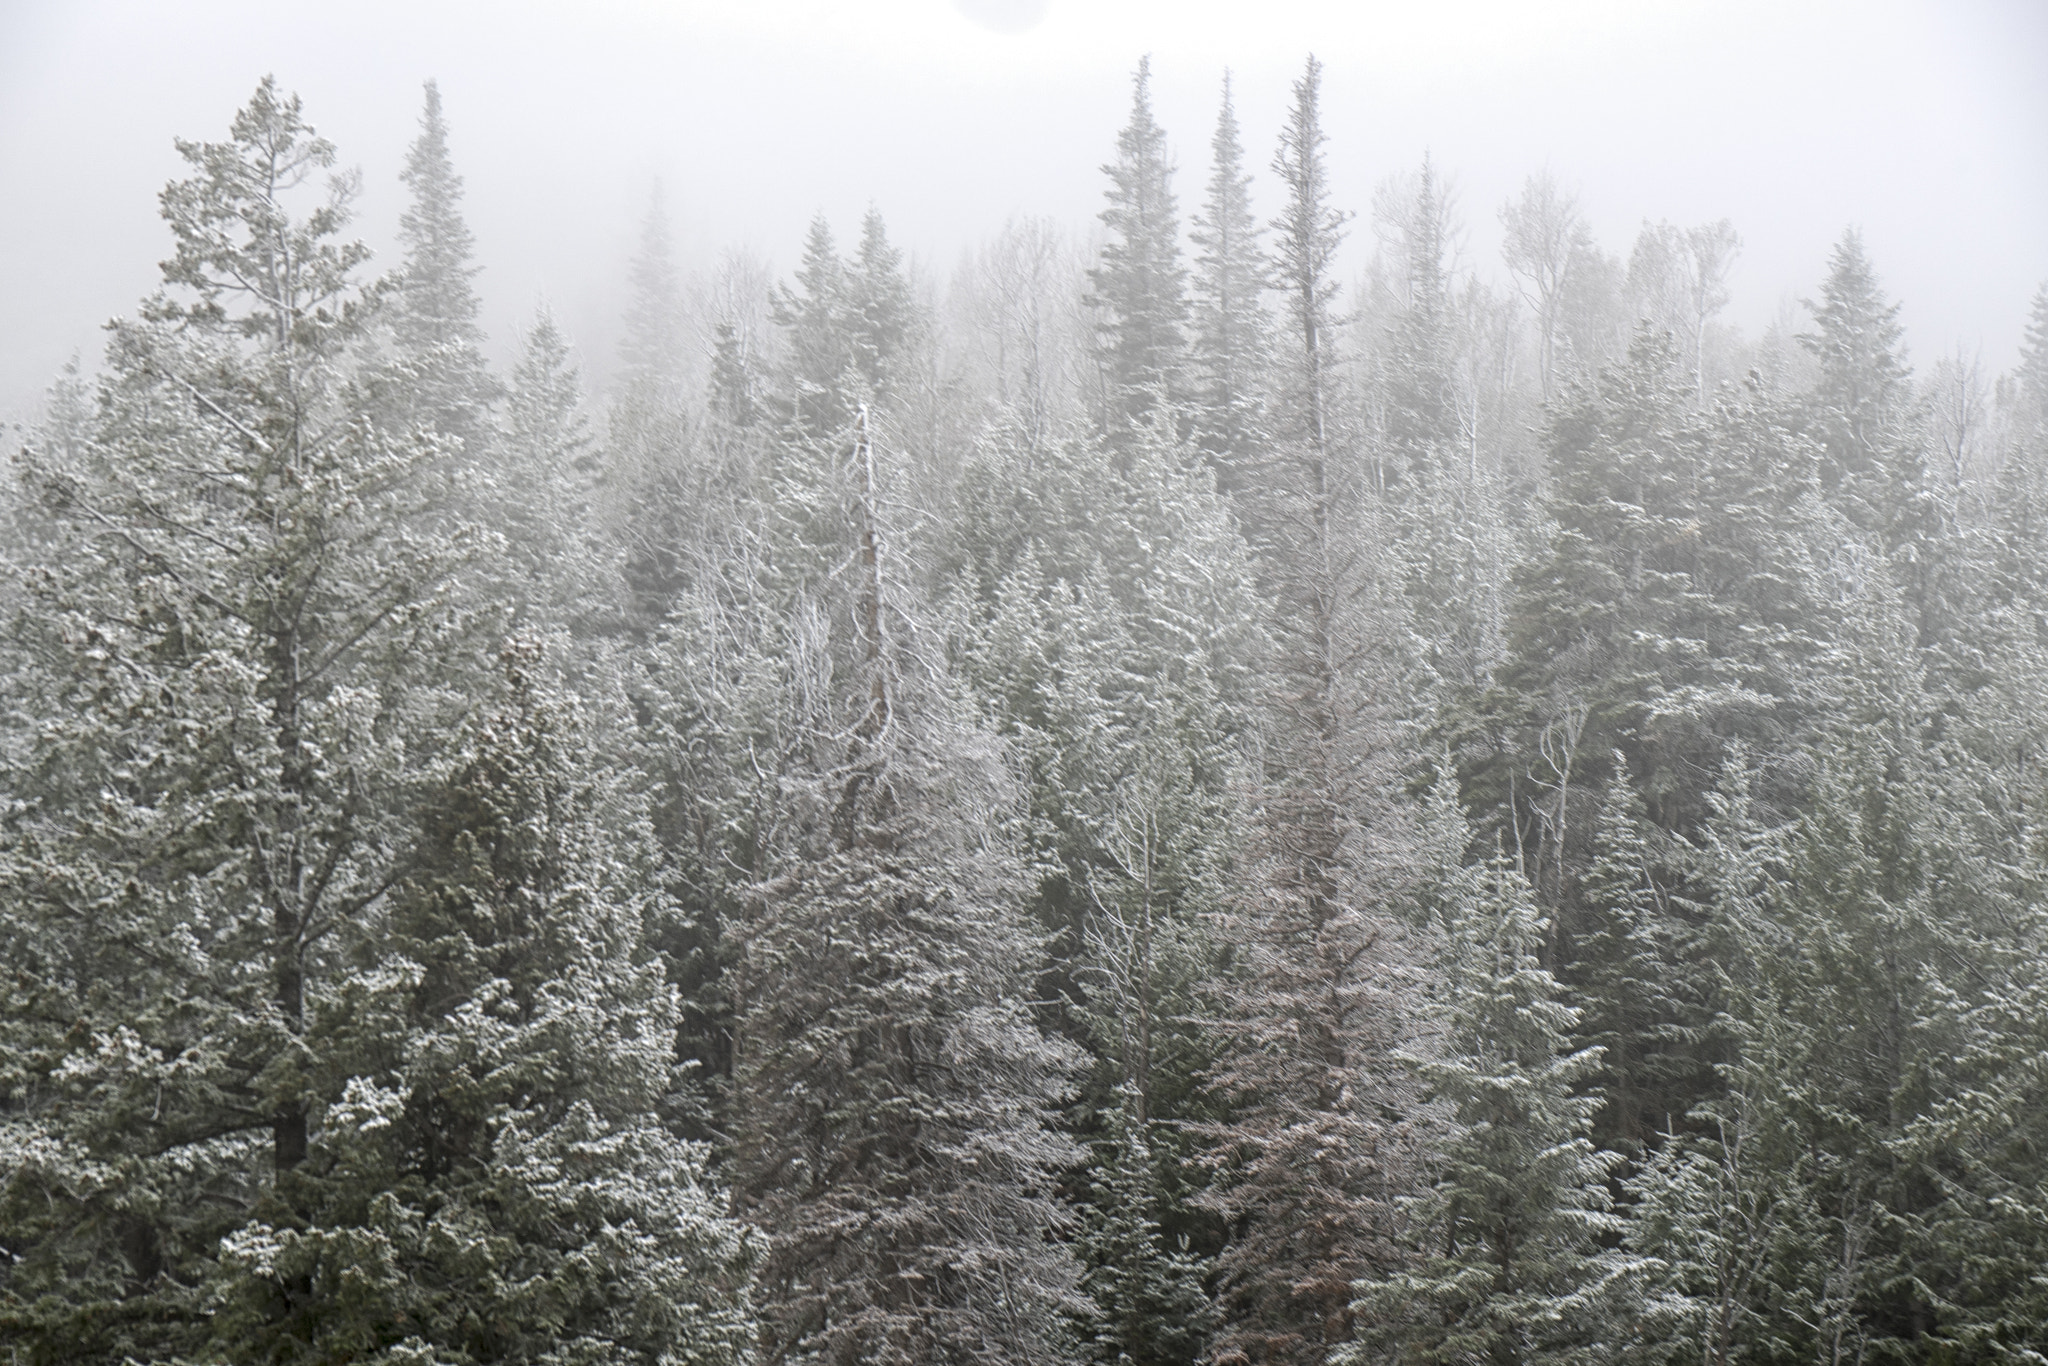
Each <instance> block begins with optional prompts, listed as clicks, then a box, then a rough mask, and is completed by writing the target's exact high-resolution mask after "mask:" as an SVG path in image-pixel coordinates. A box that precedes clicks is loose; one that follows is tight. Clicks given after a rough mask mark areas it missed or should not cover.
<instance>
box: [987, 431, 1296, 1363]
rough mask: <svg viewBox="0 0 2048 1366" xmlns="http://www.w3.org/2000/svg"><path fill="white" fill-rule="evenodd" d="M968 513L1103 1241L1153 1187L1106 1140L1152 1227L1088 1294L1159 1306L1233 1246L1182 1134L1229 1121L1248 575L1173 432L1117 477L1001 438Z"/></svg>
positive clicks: (997, 707) (1150, 1349)
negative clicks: (1223, 982)
mask: <svg viewBox="0 0 2048 1366" xmlns="http://www.w3.org/2000/svg"><path fill="white" fill-rule="evenodd" d="M963 493H964V500H965V502H966V504H967V506H968V507H969V508H970V509H972V512H970V514H969V515H968V516H966V517H964V518H963V523H964V524H963V526H962V528H961V530H962V532H963V533H964V534H963V535H962V538H961V540H962V544H961V546H960V551H959V553H960V554H961V555H962V557H963V559H965V560H966V561H967V563H966V564H965V565H963V570H964V576H965V577H966V578H967V580H968V581H969V583H970V584H971V585H972V586H971V588H970V589H969V590H968V591H970V592H971V593H972V596H973V606H972V608H971V609H970V611H971V613H972V615H971V617H970V624H969V629H968V630H967V631H966V632H965V633H964V636H965V638H964V640H963V641H962V645H961V654H962V656H963V666H962V673H963V675H964V676H965V677H966V678H967V679H969V680H970V681H971V682H972V683H973V684H974V685H975V687H976V689H977V691H978V693H979V695H980V696H981V698H982V699H983V705H984V706H985V707H986V708H987V709H988V711H989V713H990V714H991V717H992V719H993V720H994V722H995V723H996V725H997V727H998V729H999V730H1000V733H1001V734H1002V735H1003V736H1004V738H1005V739H1006V740H1007V741H1009V743H1010V744H1011V746H1012V747H1013V752H1015V753H1016V755H1017V758H1018V761H1019V764H1020V766H1021V768H1022V770H1023V772H1024V773H1025V775H1026V778H1027V782H1028V788H1027V793H1028V802H1029V807H1030V813H1031V821H1030V824H1029V826H1028V827H1027V832H1028V833H1027V837H1028V839H1029V840H1030V848H1031V850H1032V852H1033V855H1034V858H1033V863H1034V865H1035V869H1036V871H1037V887H1036V891H1035V895H1034V896H1033V898H1032V904H1033V908H1034V910H1035V911H1036V914H1037V916H1038V918H1039V921H1040V924H1041V925H1043V926H1044V928H1045V929H1046V930H1047V931H1048V932H1049V933H1050V934H1051V936H1052V939H1051V945H1050V948H1051V956H1052V962H1051V964H1050V970H1049V971H1048V972H1047V973H1046V974H1045V976H1044V978H1043V979H1042V985H1041V986H1040V988H1039V996H1040V998H1041V1000H1048V1001H1052V1000H1057V1001H1060V1002H1061V1003H1062V1004H1061V1005H1060V1006H1058V1007H1057V1008H1053V1009H1049V1010H1048V1011H1047V1015H1048V1017H1049V1018H1050V1019H1051V1020H1052V1021H1053V1022H1055V1023H1056V1024H1057V1025H1058V1026H1059V1027H1060V1028H1061V1030H1062V1032H1064V1033H1066V1034H1067V1035H1068V1036H1069V1037H1071V1038H1073V1039H1074V1040H1075V1041H1076V1042H1077V1043H1080V1044H1082V1045H1084V1046H1086V1047H1087V1048H1088V1049H1089V1050H1090V1052H1091V1053H1092V1054H1093V1056H1094V1058H1095V1066H1094V1067H1093V1069H1091V1072H1090V1074H1089V1075H1088V1076H1087V1077H1086V1079H1085V1083H1084V1086H1083V1088H1082V1091H1081V1094H1080V1096H1079V1097H1078V1100H1077V1103H1076V1104H1075V1105H1074V1106H1073V1107H1072V1108H1071V1110H1070V1115H1071V1124H1072V1127H1073V1129H1074V1130H1075V1132H1076V1133H1077V1135H1078V1136H1081V1137H1084V1138H1086V1139H1088V1140H1090V1141H1091V1143H1092V1144H1093V1164H1092V1167H1091V1170H1090V1172H1088V1173H1086V1174H1083V1175H1080V1176H1077V1177H1076V1178H1075V1185H1076V1186H1078V1187H1079V1188H1080V1190H1081V1191H1082V1192H1083V1193H1084V1194H1085V1195H1086V1196H1087V1198H1088V1201H1089V1204H1088V1207H1087V1209H1086V1210H1085V1211H1084V1218H1085V1219H1087V1220H1089V1221H1090V1223H1089V1225H1088V1226H1089V1227H1091V1228H1097V1229H1098V1231H1100V1230H1102V1229H1108V1230H1111V1231H1112V1232H1110V1233H1104V1234H1103V1236H1114V1237H1118V1238H1125V1237H1131V1238H1136V1237H1138V1235H1137V1234H1136V1233H1135V1232H1133V1231H1132V1229H1131V1227H1130V1224H1129V1220H1130V1218H1131V1217H1132V1214H1131V1211H1130V1209H1129V1208H1128V1207H1127V1206H1126V1205H1123V1204H1119V1203H1118V1202H1119V1201H1122V1200H1124V1199H1125V1196H1124V1195H1120V1194H1118V1192H1127V1191H1128V1190H1129V1189H1132V1187H1130V1184H1129V1183H1131V1182H1133V1181H1136V1180H1138V1179H1139V1177H1138V1174H1137V1173H1136V1172H1135V1171H1133V1170H1130V1169H1126V1168H1125V1167H1123V1166H1121V1165H1120V1164H1122V1163H1123V1162H1124V1159H1123V1157H1121V1156H1119V1154H1122V1153H1124V1152H1125V1151H1126V1150H1125V1148H1124V1147H1123V1146H1120V1145H1121V1144H1123V1143H1124V1142H1125V1139H1124V1138H1119V1137H1114V1135H1124V1136H1127V1138H1128V1141H1129V1142H1130V1143H1134V1144H1141V1145H1142V1146H1143V1148H1144V1150H1145V1152H1146V1153H1147V1155H1148V1156H1147V1162H1148V1173H1149V1174H1147V1175H1146V1176H1145V1177H1144V1180H1145V1181H1146V1182H1148V1183H1149V1185H1148V1186H1147V1188H1146V1189H1147V1190H1148V1192H1149V1194H1148V1195H1147V1196H1146V1198H1147V1199H1148V1200H1152V1201H1154V1203H1153V1204H1152V1205H1150V1206H1148V1208H1149V1209H1150V1210H1151V1216H1150V1217H1152V1218H1155V1219H1156V1220H1157V1221H1158V1223H1159V1225H1160V1232H1159V1239H1158V1240H1156V1241H1150V1240H1146V1239H1141V1240H1140V1241H1139V1242H1136V1243H1133V1244H1131V1246H1132V1247H1134V1248H1136V1249H1139V1250H1140V1251H1139V1255H1142V1256H1143V1257H1145V1258H1146V1259H1147V1260H1146V1261H1145V1262H1144V1263H1143V1264H1131V1265H1126V1266H1123V1267H1121V1268H1118V1269H1116V1270H1115V1271H1114V1272H1111V1271H1106V1270H1102V1271H1098V1272H1097V1273H1095V1274H1094V1275H1093V1276H1092V1278H1091V1284H1092V1285H1093V1287H1094V1288H1095V1289H1096V1290H1097V1291H1101V1292H1102V1293H1105V1294H1106V1293H1109V1291H1108V1290H1105V1289H1104V1287H1105V1285H1113V1286H1115V1287H1123V1288H1122V1289H1117V1290H1115V1296H1123V1295H1124V1294H1125V1291H1126V1290H1128V1291H1129V1292H1130V1293H1131V1294H1139V1293H1140V1290H1141V1289H1142V1288H1143V1287H1148V1286H1149V1287H1152V1290H1145V1291H1143V1293H1145V1294H1151V1293H1153V1291H1158V1292H1159V1293H1162V1294H1163V1293H1165V1290H1164V1289H1163V1288H1162V1287H1168V1286H1176V1285H1180V1284H1181V1283H1182V1282H1183V1281H1184V1280H1185V1278H1186V1277H1187V1276H1188V1275H1189V1274H1193V1273H1191V1272H1190V1270H1189V1268H1190V1267H1191V1266H1193V1265H1196V1264H1197V1263H1199V1262H1200V1261H1201V1260H1202V1259H1203V1258H1204V1257H1206V1255H1208V1254H1210V1253H1213V1251H1214V1250H1215V1248H1216V1245H1217V1243H1218V1241H1219V1239H1220V1234H1221V1229H1220V1227H1219V1226H1218V1224H1217V1221H1216V1220H1215V1218H1214V1216H1213V1215H1212V1214H1209V1213H1208V1212H1206V1211H1204V1210H1202V1209H1199V1208H1197V1207H1195V1205H1194V1203H1193V1201H1194V1198H1195V1197H1196V1196H1197V1195H1198V1194H1199V1192H1200V1190H1201V1187H1202V1186H1203V1184H1204V1176H1203V1173H1202V1171H1201V1169H1200V1168H1199V1167H1198V1166H1197V1164H1196V1163H1195V1162H1194V1161H1193V1160H1192V1158H1193V1157H1194V1156H1195V1154H1194V1153H1192V1152H1191V1151H1190V1148H1191V1145H1190V1141H1189V1127H1190V1125H1192V1124H1194V1123H1197V1122H1202V1121H1208V1120H1212V1119H1213V1118H1215V1116H1216V1109H1215V1105H1214V1102H1213V1100H1212V1099H1211V1098H1210V1097H1209V1096H1208V1095H1206V1094H1205V1093H1204V1088H1203V1085H1202V1080H1201V1078H1202V1073H1203V1072H1204V1070H1205V1069H1206V1068H1207V1067H1208V1066H1209V1065H1210V1064H1211V1063H1212V1062H1213V1061H1214V1059H1215V1056H1216V1053H1217V1048H1218V1040H1217V1038H1216V1036H1215V1032H1214V1031H1213V1030H1212V1029H1210V1028H1208V1027H1207V1026H1206V1024H1205V1023H1204V1021H1203V1018H1202V1017H1203V1014H1204V1005H1205V1001H1204V992H1205V990H1206V989H1207V988H1208V987H1209V986H1210V985H1211V983H1212V981H1213V979H1214V977H1215V976H1216V974H1217V972H1218V971H1219V969H1220V963H1221V959H1222V957H1223V955H1224V954H1225V953H1226V952H1227V949H1226V947H1225V946H1224V945H1222V944H1221V943H1219V942H1218V939H1217V937H1216V936H1215V935H1214V934H1213V933H1212V932H1211V930H1210V923H1209V922H1210V920H1211V919H1212V917H1213V916H1214V914H1215V912H1216V911H1217V909H1218V907H1219V906H1221V905H1222V904H1224V902H1225V901H1226V899H1227V897H1228V890H1227V888H1228V880H1229V878H1230V876H1231V872H1232V868H1233V860H1234V856H1235V853H1236V850H1237V846H1238V840H1237V838H1236V837H1235V835H1234V833H1233V830H1232V822H1233V819H1234V818H1235V817H1236V816H1237V815H1238V807H1237V801H1238V795H1239V794H1238V791H1237V789H1238V787H1239V785H1240V782H1241V775H1242V757H1241V754H1240V751H1239V746H1240V745H1241V744H1242V743H1243V742H1244V740H1245V738H1246V737H1247V734H1248V732H1249V731H1250V729H1251V727H1252V725H1253V724H1254V723H1255V722H1254V715H1253V713H1254V706H1255V700H1254V698H1253V697H1252V695H1251V691H1250V690H1251V686H1252V677H1253V668H1254V661H1255V660H1256V658H1257V655H1258V651H1259V647H1260V644H1261V640H1262V637H1261V633H1260V631H1259V629H1258V621H1257V615H1258V601H1257V598H1256V595H1255V592H1254V591H1253V588H1252V584H1251V566H1250V564H1249V560H1248V556H1247V555H1246V552H1245V548H1244V546H1243V543H1242V542H1241V540H1239V538H1238V537H1237V535H1236V533H1235V531H1234V529H1233V528H1232V527H1231V525H1230V517H1229V509H1228V506H1227V504H1226V503H1225V502H1224V501H1223V500H1222V499H1221V498H1220V497H1219V496H1218V494H1217V493H1216V490H1215V487H1214V480H1213V475H1212V473H1211V471H1210V470H1209V468H1208V467H1207V464H1206V462H1205V461H1203V460H1202V459H1201V458H1200V457H1199V455H1198V454H1197V453H1196V452H1195V451H1194V450H1192V449H1191V448H1190V447H1188V446H1186V445H1184V444H1182V443H1179V442H1177V441H1175V440H1174V438H1173V434H1172V431H1171V428H1170V426H1169V425H1168V423H1167V422H1166V421H1165V418H1164V415H1163V414H1162V415H1157V416H1156V417H1155V420H1154V422H1153V424H1152V425H1151V427H1150V428H1148V429H1147V430H1146V431H1145V432H1143V433H1140V434H1138V438H1137V439H1136V440H1134V442H1133V444H1131V445H1130V446H1129V447H1127V450H1126V453H1125V457H1124V459H1123V460H1122V461H1111V460H1106V459H1105V458H1104V454H1103V452H1102V450H1101V449H1100V448H1099V446H1097V445H1096V444H1095V443H1093V442H1072V443H1061V444H1060V445H1058V446H1056V447H1054V448H1053V449H1052V450H1049V451H1039V450H1034V449H1032V448H1031V447H1030V445H1029V444H1028V442H1027V441H1025V440H1024V439H1023V437H1022V434H1021V433H1005V434H1004V436H1003V438H1002V439H1000V440H998V439H994V438H990V439H988V440H986V441H985V442H984V445H983V449H982V451H981V453H980V457H979V458H978V459H977V461H976V463H975V464H974V465H973V466H972V467H971V468H970V471H969V474H968V479H967V482H966V486H965V489H964V490H963ZM983 585H986V586H985V587H984V586H983ZM1115 1230H1122V1231H1121V1232H1114V1231H1115ZM1089 1236H1091V1237H1092V1236H1094V1235H1092V1234H1091V1235H1089ZM1148 1238H1149V1235H1148ZM1105 1278H1106V1279H1105ZM1113 1298H1114V1296H1113ZM1117 1303H1119V1304H1121V1305H1123V1308H1121V1309H1117V1310H1115V1311H1114V1313H1113V1314H1112V1319H1113V1320H1114V1323H1113V1324H1110V1325H1104V1324H1098V1325H1097V1329H1096V1330H1094V1331H1097V1332H1098V1337H1097V1341H1111V1340H1113V1341H1115V1342H1117V1343H1119V1344H1121V1345H1120V1347H1119V1350H1124V1351H1129V1352H1131V1353H1132V1354H1133V1355H1136V1356H1140V1357H1144V1358H1146V1359H1160V1360H1164V1359H1177V1360H1183V1361H1187V1360H1192V1359H1193V1358H1194V1356H1195V1355H1196V1354H1198V1353H1199V1351H1200V1350H1201V1347H1202V1343H1203V1340H1204V1334H1205V1331H1206V1330H1205V1328H1197V1327H1190V1326H1189V1325H1178V1326H1176V1325H1172V1324H1169V1323H1167V1322H1166V1321H1165V1320H1162V1319H1159V1318H1157V1317H1156V1316H1155V1315H1153V1313H1152V1311H1151V1310H1149V1309H1144V1308H1143V1307H1142V1306H1139V1305H1135V1304H1134V1303H1132V1302H1129V1301H1127V1300H1124V1299H1118V1300H1117ZM1132 1316H1135V1317H1132ZM1118 1325H1120V1326H1118ZM1102 1333H1107V1334H1110V1337H1109V1338H1102V1337H1100V1334H1102Z"/></svg>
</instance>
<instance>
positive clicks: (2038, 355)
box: [2019, 284, 2048, 430]
mask: <svg viewBox="0 0 2048 1366" xmlns="http://www.w3.org/2000/svg"><path fill="white" fill-rule="evenodd" d="M2019 381H2020V390H2021V392H2022V394H2024V395H2025V398H2026V401H2027V403H2028V405H2029V407H2030V408H2031V410H2032V411H2031V414H2030V416H2031V418H2032V420H2033V422H2034V424H2035V426H2036V428H2037V430H2038V428H2040V427H2042V426H2048V284H2043V285H2042V286H2041V287H2040V288H2039V289H2037V290H2035V291H2034V303H2033V307H2032V308H2031V309H2029V310H2028V313H2027V327H2026V332H2025V334H2024V337H2023V339H2022V340H2021V342H2020V365H2019Z"/></svg>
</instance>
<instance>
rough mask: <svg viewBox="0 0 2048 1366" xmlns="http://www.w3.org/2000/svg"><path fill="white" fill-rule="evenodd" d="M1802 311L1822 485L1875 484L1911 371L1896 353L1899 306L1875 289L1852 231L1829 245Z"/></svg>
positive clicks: (1858, 235)
mask: <svg viewBox="0 0 2048 1366" xmlns="http://www.w3.org/2000/svg"><path fill="white" fill-rule="evenodd" d="M1806 306H1807V307H1808V308H1809V309H1810V310H1812V312H1813V320H1814V324H1815V330H1814V331H1812V332H1805V333H1801V334H1800V337H1799V344H1800V345H1801V346H1802V347H1804V348H1805V349H1806V350H1807V352H1808V353H1810V354H1811V355H1812V356H1813V357H1814V358H1815V359H1816V360H1817V361H1819V362H1820V384H1819V387H1818V388H1817V389H1816V390H1815V391H1814V400H1815V402H1816V403H1818V404H1819V405H1821V407H1822V409H1823V411H1824V413H1825V414H1826V416H1825V417H1824V419H1823V430H1824V431H1825V433H1826V440H1827V446H1828V464H1827V466H1826V476H1827V481H1828V483H1829V485H1830V486H1831V487H1833V486H1835V485H1838V484H1840V483H1841V482H1842V481H1843V480H1844V479H1848V480H1852V481H1872V480H1879V479H1881V478H1882V476H1883V475H1884V473H1885V471H1884V469H1883V466H1884V464H1885V458H1884V453H1885V448H1886V446H1887V445H1888V444H1889V442H1888V439H1887V438H1888V436H1889V434H1890V431H1891V428H1892V427H1893V426H1894V424H1896V423H1897V421H1898V420H1899V418H1900V417H1901V416H1902V412H1901V409H1902V407H1903V405H1904V404H1905V402H1906V400H1907V397H1908V388H1907V379H1908V376H1909V375H1910V374H1911V371H1910V370H1909V369H1908V368H1907V366H1906V361H1905V356H1904V354H1903V353H1902V352H1901V350H1900V348H1899V340H1900V338H1901V337H1902V336H1903V335H1904V333H1905V329H1904V328H1903V327H1902V326H1901V325H1900V324H1899V305H1897V304H1896V303H1892V302H1889V301H1888V300H1887V299H1886V298H1885V295H1884V291H1883V290H1882V289H1881V288H1879V286H1878V282H1877V274H1876V272H1875V271H1874V270H1872V269H1871V265H1870V261H1869V258H1868V257H1866V256H1865V255H1864V254H1863V235H1862V234H1861V233H1859V232H1857V231H1856V230H1855V229H1854V228H1851V229H1850V230H1849V231H1848V232H1846V233H1844V234H1843V236H1842V240H1841V241H1840V242H1838V243H1836V244H1835V249H1834V253H1833V255H1832V256H1831V257H1830V258H1829V262H1828V277H1827V279H1826V280H1825V281H1824V282H1823V283H1822V285H1821V297H1820V301H1819V302H1818V303H1816V302H1814V301H1812V300H1808V301H1807V305H1806Z"/></svg>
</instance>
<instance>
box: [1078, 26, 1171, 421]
mask: <svg viewBox="0 0 2048 1366" xmlns="http://www.w3.org/2000/svg"><path fill="white" fill-rule="evenodd" d="M1173 169H1174V168H1173V162H1172V161H1171V159H1170V158H1169V157H1168V156H1167V151H1166V130H1165V129H1163V128H1161V127H1160V126H1159V124H1158V122H1157V121H1156V120H1154V118H1153V117H1152V59H1151V58H1149V57H1146V58H1142V59H1140V61H1139V62H1138V70H1137V72H1136V74H1135V75H1133V77H1132V78H1131V118H1130V122H1128V123H1126V124H1125V125H1124V128H1123V131H1122V132H1120V133H1118V134H1117V140H1116V159H1115V160H1114V161H1111V162H1108V163H1107V164H1105V165H1104V166H1103V168H1102V173H1103V174H1104V175H1106V176H1108V177H1109V182H1110V183H1109V188H1108V189H1107V190H1105V191H1104V192H1103V194H1104V197H1105V198H1107V199H1108V200H1109V207H1108V208H1105V209H1104V210H1103V211H1102V215H1101V216H1102V223H1103V226H1104V227H1105V228H1107V229H1108V230H1109V235H1108V238H1107V240H1106V241H1105V242H1104V243H1103V245H1102V257H1101V262H1100V264H1098V265H1096V266H1095V267H1094V268H1092V269H1091V270H1090V271H1089V272H1088V282H1089V287H1090V292H1089V295H1088V300H1087V302H1088V303H1089V305H1090V306H1091V307H1093V308H1094V309H1095V310H1096V322H1095V330H1096V348H1097V365H1098V366H1099V367H1100V370H1101V376H1102V397H1101V403H1102V418H1101V423H1102V428H1103V430H1104V431H1105V432H1107V433H1108V434H1109V435H1110V436H1111V438H1112V439H1117V438H1121V437H1122V436H1123V435H1124V434H1126V433H1128V432H1129V431H1131V430H1133V429H1135V428H1138V427H1142V426H1143V425H1144V424H1145V423H1146V421H1147V419H1148V418H1149V417H1150V415H1151V413H1152V410H1153V409H1154V408H1155V407H1156V406H1158V405H1160V404H1162V403H1163V404H1178V403H1179V402H1180V401H1181V400H1182V397H1183V392H1182V391H1183V386H1184V385H1185V383H1186V378H1185V373H1184V372H1185V369H1186V366H1187V345H1188V338H1187V321H1188V301H1187V270H1186V268H1185V267H1184V266H1182V264H1181V259H1180V220H1179V218H1178V216H1177V210H1176V207H1175V201H1174V194H1173Z"/></svg>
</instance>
